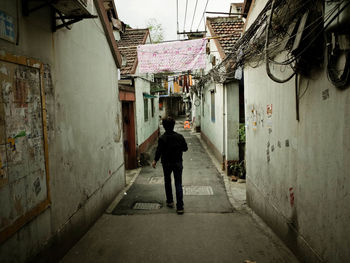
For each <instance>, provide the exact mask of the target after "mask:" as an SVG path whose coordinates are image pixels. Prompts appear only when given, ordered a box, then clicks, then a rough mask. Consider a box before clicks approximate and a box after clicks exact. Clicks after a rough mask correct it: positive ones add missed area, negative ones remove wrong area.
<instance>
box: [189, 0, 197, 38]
mask: <svg viewBox="0 0 350 263" xmlns="http://www.w3.org/2000/svg"><path fill="white" fill-rule="evenodd" d="M197 4H198V0H196V5H195V7H194V12H193V17H192V23H191V28H190V31H192V26H193V21H194V16H195V15H196V10H197Z"/></svg>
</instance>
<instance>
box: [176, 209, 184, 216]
mask: <svg viewBox="0 0 350 263" xmlns="http://www.w3.org/2000/svg"><path fill="white" fill-rule="evenodd" d="M184 212H185V211H184V210H183V209H177V210H176V213H177V214H178V215H182V214H183V213H184Z"/></svg>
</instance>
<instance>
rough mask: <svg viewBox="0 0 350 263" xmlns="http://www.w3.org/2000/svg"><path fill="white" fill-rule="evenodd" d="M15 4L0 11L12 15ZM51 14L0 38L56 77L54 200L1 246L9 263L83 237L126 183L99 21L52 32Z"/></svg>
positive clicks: (51, 96)
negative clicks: (15, 36) (14, 38)
mask: <svg viewBox="0 0 350 263" xmlns="http://www.w3.org/2000/svg"><path fill="white" fill-rule="evenodd" d="M13 4H15V1H6V3H5V2H2V3H1V4H0V9H1V10H3V11H8V12H9V13H13V12H14V10H15V8H14V6H13ZM19 13H20V14H21V11H19ZM49 14H50V10H49V9H46V8H44V9H41V10H39V11H36V12H33V13H31V14H30V16H29V17H22V16H21V17H20V28H19V35H20V38H19V40H20V41H19V45H18V46H16V45H14V44H11V43H8V42H6V41H3V40H0V49H1V50H2V51H5V52H8V53H11V54H14V55H23V56H27V57H32V58H36V59H38V60H40V61H42V62H43V63H44V64H47V65H48V66H49V68H51V75H52V83H51V84H52V86H51V87H50V88H48V87H46V88H47V90H46V93H47V94H46V99H47V108H48V125H49V130H48V132H49V146H48V148H49V167H50V187H51V196H52V204H51V207H50V208H49V209H47V210H46V211H44V212H43V213H42V214H40V215H39V216H37V217H36V218H35V219H34V220H32V221H31V222H30V223H28V224H27V225H25V226H24V227H23V228H22V229H21V230H19V231H18V232H17V234H15V235H14V236H12V237H11V238H10V239H8V240H7V241H6V242H5V243H3V244H1V245H0V258H1V259H9V260H10V259H11V260H10V261H11V262H24V261H26V260H27V259H28V258H30V257H32V256H34V255H35V254H36V253H38V252H39V251H40V249H42V248H43V247H45V246H46V245H48V244H50V242H51V240H52V239H53V238H55V240H62V241H64V240H67V241H68V242H67V243H69V242H71V241H73V240H74V238H77V237H79V235H81V234H83V233H84V231H85V230H86V229H87V227H88V226H89V225H90V224H92V223H93V222H94V220H96V219H97V218H98V217H99V215H101V213H102V212H103V211H104V209H105V208H106V206H107V205H108V204H109V203H110V202H111V201H112V199H113V198H114V196H115V195H116V194H117V193H118V191H119V190H120V189H122V187H124V185H125V175H124V160H123V145H122V143H121V142H122V138H121V136H122V135H121V134H122V133H121V117H120V111H121V105H120V102H119V100H118V80H117V68H116V65H115V63H114V60H113V57H112V54H111V51H110V49H109V46H108V42H107V39H106V36H105V35H104V32H103V27H102V24H101V22H100V20H99V19H98V18H97V19H94V20H92V19H88V20H83V21H81V22H79V23H76V24H74V25H73V26H72V30H67V29H60V30H58V31H57V32H55V33H52V32H51V19H50V16H49ZM49 73H50V72H48V74H49ZM49 82H50V81H49ZM0 191H1V189H0Z"/></svg>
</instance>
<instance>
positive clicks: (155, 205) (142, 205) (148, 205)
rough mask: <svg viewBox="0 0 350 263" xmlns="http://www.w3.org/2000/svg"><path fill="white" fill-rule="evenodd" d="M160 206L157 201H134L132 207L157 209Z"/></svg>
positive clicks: (136, 208)
mask: <svg viewBox="0 0 350 263" xmlns="http://www.w3.org/2000/svg"><path fill="white" fill-rule="evenodd" d="M161 207H162V206H161V205H160V204H158V203H136V204H134V207H133V208H132V209H135V210H157V209H160V208H161Z"/></svg>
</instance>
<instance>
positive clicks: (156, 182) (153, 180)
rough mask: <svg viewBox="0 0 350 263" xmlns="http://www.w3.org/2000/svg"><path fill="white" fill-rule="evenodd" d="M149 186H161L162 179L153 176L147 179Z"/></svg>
mask: <svg viewBox="0 0 350 263" xmlns="http://www.w3.org/2000/svg"><path fill="white" fill-rule="evenodd" d="M149 183H150V184H162V183H164V177H159V176H153V177H151V179H149Z"/></svg>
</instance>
